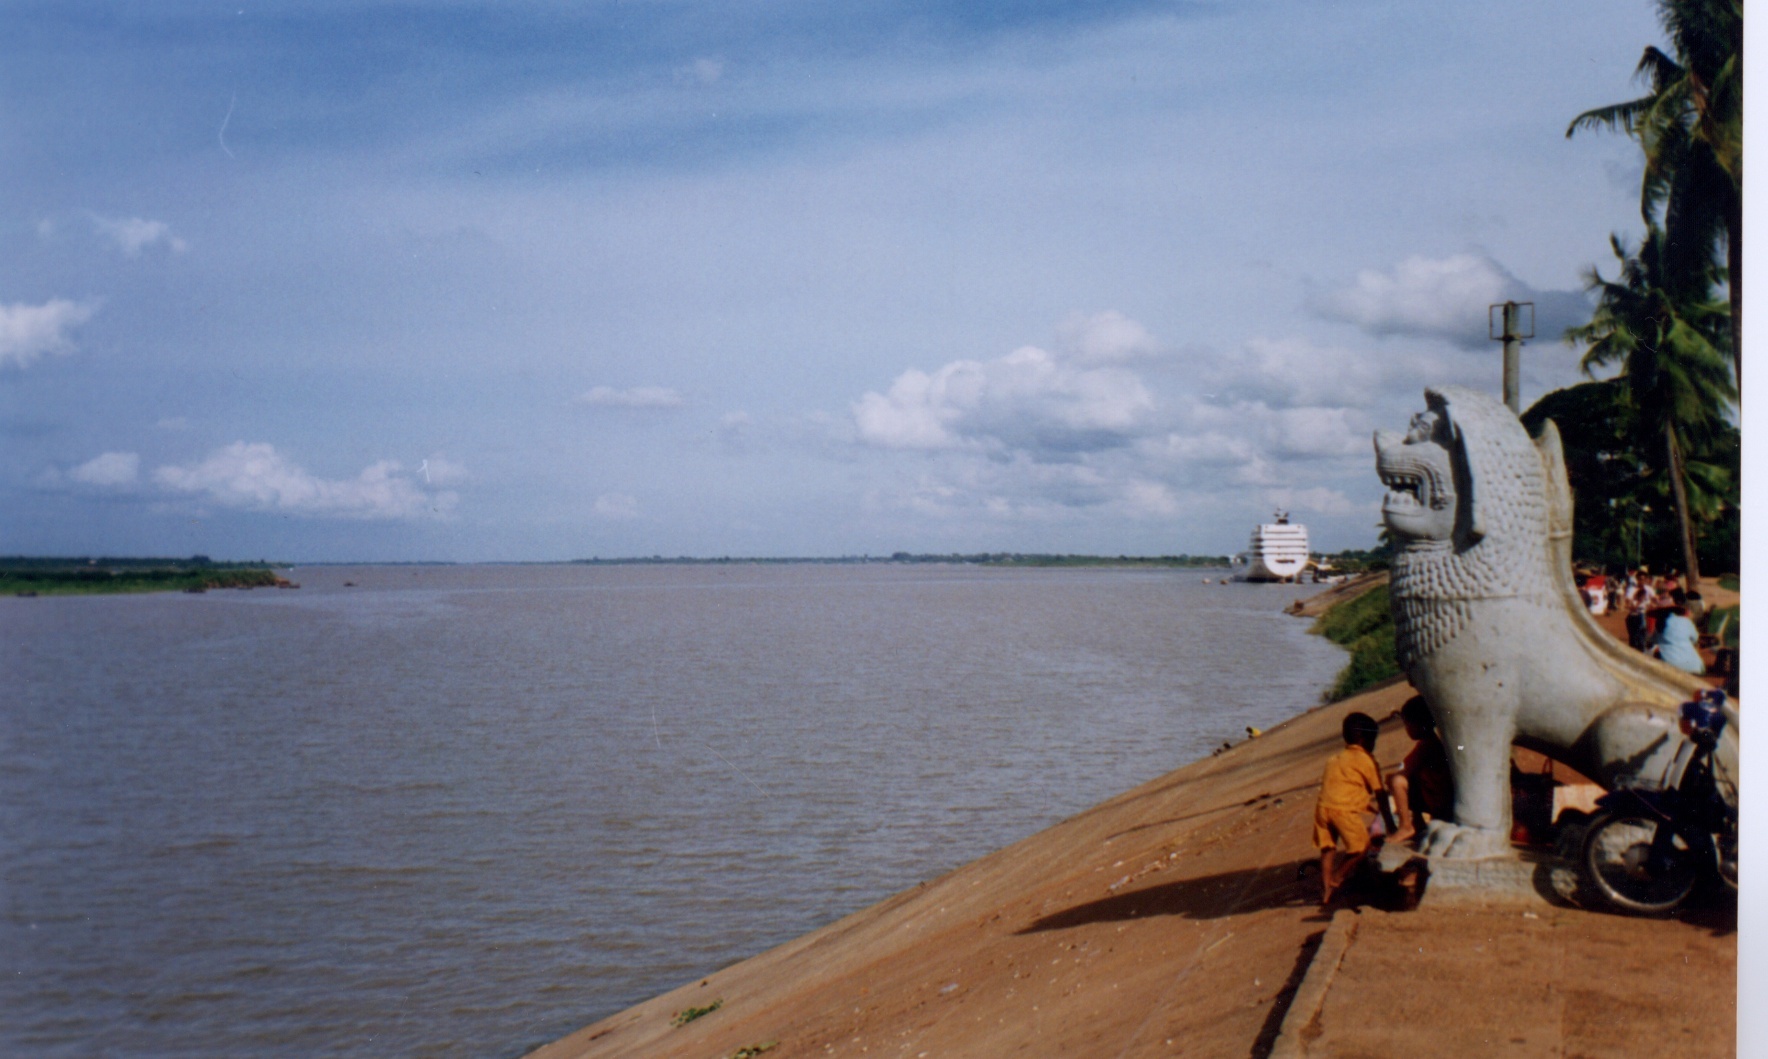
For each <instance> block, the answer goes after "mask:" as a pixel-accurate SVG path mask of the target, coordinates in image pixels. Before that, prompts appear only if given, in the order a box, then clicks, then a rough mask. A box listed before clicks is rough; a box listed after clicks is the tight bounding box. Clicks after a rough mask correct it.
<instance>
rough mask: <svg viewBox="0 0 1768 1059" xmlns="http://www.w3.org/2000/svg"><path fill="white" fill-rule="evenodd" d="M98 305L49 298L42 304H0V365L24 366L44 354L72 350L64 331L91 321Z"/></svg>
mask: <svg viewBox="0 0 1768 1059" xmlns="http://www.w3.org/2000/svg"><path fill="white" fill-rule="evenodd" d="M97 311H98V306H97V305H95V304H92V303H90V302H73V301H68V300H67V299H66V298H51V299H50V300H49V301H46V302H44V303H43V304H42V305H27V304H25V303H23V302H17V303H14V304H12V305H0V365H6V364H12V365H16V366H17V367H21V368H22V367H24V366H26V365H28V364H30V363H31V362H32V361H34V360H36V359H37V358H38V357H41V356H43V355H44V354H46V353H68V352H71V351H72V350H73V348H74V344H73V341H72V340H71V339H70V338H69V337H68V332H69V331H71V330H73V329H74V328H76V327H78V326H80V325H81V324H83V323H85V322H86V321H87V320H90V319H92V314H93V313H95V312H97Z"/></svg>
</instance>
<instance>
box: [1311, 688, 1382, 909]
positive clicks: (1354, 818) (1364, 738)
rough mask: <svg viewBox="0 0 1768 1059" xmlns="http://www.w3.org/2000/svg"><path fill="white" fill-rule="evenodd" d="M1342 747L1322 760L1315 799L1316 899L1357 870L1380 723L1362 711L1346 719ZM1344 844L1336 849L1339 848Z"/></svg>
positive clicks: (1377, 777)
mask: <svg viewBox="0 0 1768 1059" xmlns="http://www.w3.org/2000/svg"><path fill="white" fill-rule="evenodd" d="M1343 731H1344V744H1345V746H1344V749H1343V750H1340V751H1339V752H1338V753H1336V754H1334V755H1332V757H1331V759H1330V760H1328V761H1327V762H1326V772H1325V775H1324V776H1322V777H1321V780H1320V798H1319V800H1318V801H1316V802H1315V803H1314V845H1316V846H1317V847H1319V850H1320V903H1321V904H1322V905H1324V904H1329V903H1331V901H1332V895H1333V894H1334V893H1335V892H1337V890H1338V888H1339V887H1340V886H1342V885H1344V881H1345V880H1346V879H1348V878H1350V876H1351V872H1353V871H1356V869H1357V865H1358V864H1360V863H1362V860H1363V858H1364V857H1365V856H1367V855H1368V853H1369V820H1370V818H1371V817H1373V816H1374V813H1372V812H1370V810H1369V797H1370V795H1372V794H1375V793H1376V792H1378V791H1380V790H1381V789H1382V787H1381V771H1380V770H1379V769H1378V768H1376V767H1375V737H1376V736H1377V735H1379V734H1380V733H1381V726H1380V725H1378V724H1376V723H1375V718H1373V717H1371V716H1369V715H1368V714H1366V713H1352V714H1349V715H1347V716H1346V717H1345V719H1344V729H1343ZM1340 844H1343V846H1344V853H1343V854H1340V853H1339V851H1338V847H1339V845H1340Z"/></svg>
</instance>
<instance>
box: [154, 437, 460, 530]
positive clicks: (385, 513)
mask: <svg viewBox="0 0 1768 1059" xmlns="http://www.w3.org/2000/svg"><path fill="white" fill-rule="evenodd" d="M153 478H154V481H155V482H157V483H158V484H159V485H161V486H163V487H165V488H167V489H170V490H172V491H174V492H180V493H192V494H197V495H199V496H202V497H204V498H205V499H208V500H210V501H213V502H214V503H217V504H220V505H222V506H224V507H235V508H243V509H246V510H249V511H284V512H292V513H296V514H305V515H318V516H329V517H337V518H359V519H405V518H423V517H435V516H438V515H443V514H446V513H447V512H448V511H450V510H451V509H452V508H453V507H454V505H455V504H456V503H457V502H458V501H459V497H458V496H457V495H456V494H454V493H452V492H447V491H443V492H428V491H426V490H424V489H423V488H421V487H420V485H419V483H418V481H416V480H414V479H413V478H412V477H411V476H410V475H408V474H406V473H404V471H403V469H402V468H401V466H400V465H399V463H398V462H397V461H394V460H380V461H378V462H376V463H373V464H370V465H369V466H368V467H366V468H364V469H363V471H362V473H361V474H359V475H357V476H356V477H355V478H343V479H326V478H319V477H316V476H314V475H312V474H310V473H308V472H307V471H305V470H303V469H302V468H301V467H299V466H297V465H296V464H294V463H293V462H291V461H290V460H289V459H288V458H287V457H285V456H283V455H282V454H281V453H279V452H277V451H276V449H275V448H274V447H273V446H271V445H269V444H267V443H265V442H255V443H247V442H244V441H236V442H234V443H233V444H231V445H228V446H227V447H225V448H222V449H218V450H216V451H215V452H213V453H211V454H210V455H209V456H208V457H207V458H206V459H204V460H202V461H201V462H199V463H195V464H191V465H189V466H183V467H179V466H166V467H160V468H158V469H157V470H155V471H154V474H153Z"/></svg>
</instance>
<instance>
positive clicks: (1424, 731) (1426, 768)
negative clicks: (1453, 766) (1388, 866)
mask: <svg viewBox="0 0 1768 1059" xmlns="http://www.w3.org/2000/svg"><path fill="white" fill-rule="evenodd" d="M1400 720H1401V722H1402V723H1404V724H1405V726H1406V734H1407V735H1409V736H1411V737H1412V739H1413V741H1414V743H1415V745H1414V746H1413V747H1412V752H1411V753H1409V754H1407V755H1406V761H1405V764H1403V765H1401V766H1400V771H1398V772H1396V773H1394V774H1393V775H1392V776H1389V777H1388V778H1387V791H1388V793H1389V794H1390V795H1392V796H1393V801H1394V815H1395V816H1398V817H1399V818H1400V820H1399V823H1400V827H1399V830H1398V831H1395V832H1394V836H1393V837H1394V841H1396V842H1403V841H1405V840H1406V839H1408V838H1411V837H1412V836H1413V835H1415V834H1417V833H1418V832H1419V831H1421V830H1423V821H1422V820H1420V815H1421V814H1424V813H1429V814H1430V817H1431V819H1433V820H1446V819H1448V817H1449V811H1450V810H1451V809H1452V808H1454V805H1455V780H1454V777H1453V776H1452V775H1451V774H1450V772H1449V753H1448V751H1447V750H1446V749H1444V747H1443V741H1442V740H1441V739H1439V738H1437V733H1436V718H1434V717H1432V716H1431V715H1430V706H1429V705H1428V704H1427V703H1426V702H1425V701H1424V696H1422V695H1414V696H1412V697H1411V698H1409V699H1407V700H1406V704H1405V705H1404V706H1401V707H1400Z"/></svg>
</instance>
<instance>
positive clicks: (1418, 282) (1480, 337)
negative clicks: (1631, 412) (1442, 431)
mask: <svg viewBox="0 0 1768 1059" xmlns="http://www.w3.org/2000/svg"><path fill="white" fill-rule="evenodd" d="M1505 301H1517V302H1533V303H1534V304H1535V314H1536V329H1535V333H1536V334H1537V335H1538V336H1540V337H1542V338H1548V339H1557V338H1558V337H1559V335H1560V334H1561V333H1562V332H1563V331H1564V330H1565V329H1566V328H1567V327H1568V326H1571V325H1573V324H1577V323H1580V322H1582V321H1583V320H1585V319H1588V317H1589V313H1590V308H1589V303H1588V301H1587V300H1586V299H1585V298H1584V296H1583V295H1582V294H1581V293H1579V292H1577V291H1554V290H1537V289H1536V288H1533V287H1530V286H1529V285H1528V284H1526V283H1524V282H1523V281H1522V280H1520V279H1517V278H1516V277H1515V276H1514V275H1511V273H1510V272H1509V270H1507V269H1506V268H1505V267H1504V266H1503V265H1500V264H1499V263H1498V262H1496V261H1494V260H1493V259H1492V258H1491V257H1490V256H1488V255H1486V254H1481V253H1463V254H1451V255H1450V256H1448V257H1442V258H1430V257H1419V256H1414V257H1409V258H1407V259H1406V260H1404V261H1402V262H1400V263H1399V264H1398V265H1396V266H1394V267H1393V268H1392V269H1390V270H1388V271H1385V272H1381V271H1376V270H1373V269H1365V270H1363V271H1361V272H1359V273H1357V278H1356V279H1355V281H1353V282H1352V283H1350V284H1349V285H1348V286H1343V287H1338V288H1334V289H1332V290H1328V291H1326V292H1324V293H1321V294H1318V295H1316V296H1315V297H1314V298H1312V299H1311V300H1310V303H1309V304H1310V306H1311V307H1312V308H1313V310H1314V311H1315V312H1317V313H1319V314H1320V315H1321V316H1324V317H1326V318H1328V319H1333V320H1341V321H1344V322H1345V323H1349V324H1354V325H1356V326H1357V327H1359V328H1361V329H1362V330H1364V331H1366V332H1368V333H1369V334H1372V335H1410V336H1416V337H1429V338H1441V339H1445V340H1447V341H1449V342H1453V343H1455V344H1456V345H1459V346H1464V347H1467V348H1472V349H1481V348H1484V347H1485V346H1487V345H1489V344H1490V342H1491V338H1490V336H1489V333H1488V326H1487V324H1488V317H1487V313H1488V311H1489V308H1490V306H1492V305H1495V304H1498V303H1501V302H1505Z"/></svg>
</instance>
